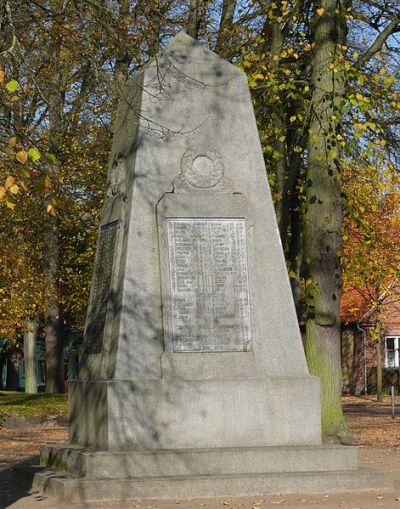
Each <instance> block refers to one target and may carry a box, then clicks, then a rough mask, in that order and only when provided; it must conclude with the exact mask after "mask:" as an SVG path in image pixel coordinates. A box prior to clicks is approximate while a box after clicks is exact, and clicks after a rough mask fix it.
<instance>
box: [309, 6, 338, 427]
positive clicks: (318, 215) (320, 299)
mask: <svg viewBox="0 0 400 509" xmlns="http://www.w3.org/2000/svg"><path fill="white" fill-rule="evenodd" d="M345 38H346V27H345V8H344V6H342V5H341V2H340V1H337V0H323V1H321V2H320V5H319V6H318V9H316V14H315V34H314V42H315V48H314V54H313V58H312V66H313V71H312V77H311V80H312V102H311V108H312V109H311V118H310V129H309V135H308V167H307V170H306V210H305V221H304V262H305V265H306V270H307V273H308V278H307V283H306V306H307V320H306V333H307V340H306V356H307V361H308V366H309V369H310V372H311V373H312V374H314V375H317V376H319V378H320V382H321V411H322V430H323V432H324V433H327V434H331V435H334V434H339V433H341V432H344V431H346V423H345V420H344V416H343V410H342V404H341V389H342V385H341V378H342V374H341V358H340V297H341V263H340V258H339V255H340V250H341V247H342V237H341V225H342V204H341V196H340V174H339V166H338V153H337V152H338V148H337V138H336V136H337V134H338V131H339V127H340V101H341V98H342V97H343V94H344V85H345V83H344V76H343V73H342V72H341V70H340V64H339V63H338V57H339V55H340V47H341V45H343V44H344V43H345Z"/></svg>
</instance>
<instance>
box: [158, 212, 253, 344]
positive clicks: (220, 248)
mask: <svg viewBox="0 0 400 509" xmlns="http://www.w3.org/2000/svg"><path fill="white" fill-rule="evenodd" d="M167 225H168V250H169V264H170V278H171V279H170V283H171V314H172V342H173V349H174V352H232V351H247V350H249V349H250V346H251V326H250V296H249V283H248V269H247V250H246V229H245V220H244V219H168V220H167Z"/></svg>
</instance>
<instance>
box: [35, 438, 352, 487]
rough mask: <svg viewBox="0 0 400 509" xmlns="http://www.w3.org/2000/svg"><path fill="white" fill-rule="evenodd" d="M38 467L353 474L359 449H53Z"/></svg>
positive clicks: (111, 472) (90, 472)
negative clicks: (337, 471) (336, 471)
mask: <svg viewBox="0 0 400 509" xmlns="http://www.w3.org/2000/svg"><path fill="white" fill-rule="evenodd" d="M41 463H42V464H43V465H44V466H49V467H51V468H58V469H60V467H62V468H61V469H62V470H64V471H65V472H68V473H70V474H73V475H75V476H77V477H86V478H105V479H107V478H110V477H114V478H117V477H164V476H168V475H169V474H170V473H171V472H174V474H175V475H180V476H184V475H224V474H240V473H242V472H246V473H248V474H262V473H267V472H323V471H333V470H356V469H357V448H356V447H343V446H339V445H316V446H311V445H308V446H290V447H238V448H236V449H234V448H230V449H221V448H218V449H206V448H204V449H177V450H171V449H169V450H167V449H164V450H158V451H157V450H154V451H150V450H147V451H144V450H138V451H118V452H116V451H97V452H95V451H93V450H89V449H85V448H82V447H80V446H73V445H70V446H63V445H61V446H60V445H52V446H45V447H44V448H43V450H42V456H41Z"/></svg>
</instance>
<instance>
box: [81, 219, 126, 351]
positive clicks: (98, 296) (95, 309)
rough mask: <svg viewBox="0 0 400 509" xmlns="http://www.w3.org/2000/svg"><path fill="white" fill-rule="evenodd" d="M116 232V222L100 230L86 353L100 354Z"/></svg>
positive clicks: (86, 336)
mask: <svg viewBox="0 0 400 509" xmlns="http://www.w3.org/2000/svg"><path fill="white" fill-rule="evenodd" d="M117 231H118V221H113V222H111V223H108V224H105V225H103V226H102V227H101V229H100V240H99V247H98V257H97V266H96V270H95V274H94V278H93V288H92V295H91V304H92V313H91V315H90V319H89V323H88V326H87V329H86V333H85V341H86V347H85V352H86V353H100V352H101V348H102V343H103V329H104V324H105V321H106V314H107V301H108V294H109V291H110V285H111V276H112V267H113V261H114V252H115V241H116V238H117Z"/></svg>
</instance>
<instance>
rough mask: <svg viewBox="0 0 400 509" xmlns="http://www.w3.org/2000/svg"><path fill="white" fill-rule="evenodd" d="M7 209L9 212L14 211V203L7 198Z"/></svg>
mask: <svg viewBox="0 0 400 509" xmlns="http://www.w3.org/2000/svg"><path fill="white" fill-rule="evenodd" d="M7 207H8V208H9V209H11V210H13V209H15V203H14V202H13V201H11V200H9V199H8V198H7Z"/></svg>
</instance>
